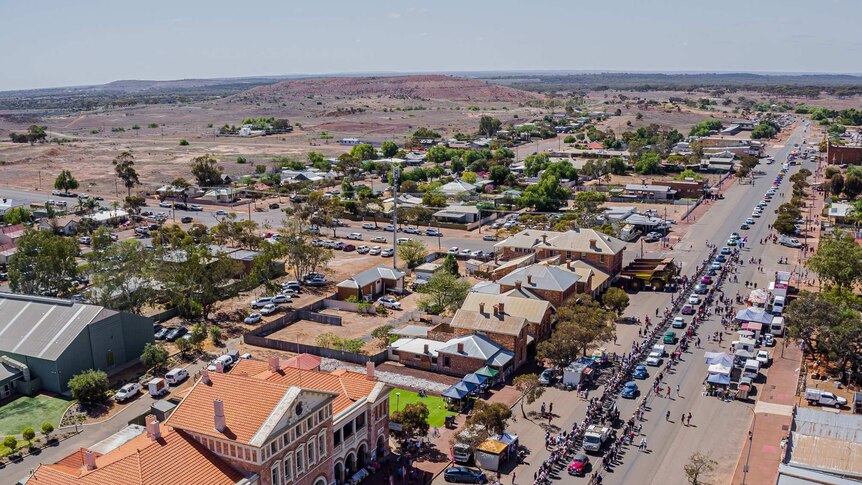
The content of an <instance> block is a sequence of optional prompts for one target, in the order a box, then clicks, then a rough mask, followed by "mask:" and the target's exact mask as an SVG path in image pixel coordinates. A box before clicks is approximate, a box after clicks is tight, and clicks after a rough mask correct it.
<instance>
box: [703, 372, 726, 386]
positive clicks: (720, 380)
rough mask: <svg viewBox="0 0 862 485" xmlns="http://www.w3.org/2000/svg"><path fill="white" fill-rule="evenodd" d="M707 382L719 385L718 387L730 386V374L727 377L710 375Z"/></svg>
mask: <svg viewBox="0 0 862 485" xmlns="http://www.w3.org/2000/svg"><path fill="white" fill-rule="evenodd" d="M706 382H708V383H710V384H718V385H722V386H726V385H728V384H730V374H727V375H724V374H710V375H709V376H708V377H707V378H706Z"/></svg>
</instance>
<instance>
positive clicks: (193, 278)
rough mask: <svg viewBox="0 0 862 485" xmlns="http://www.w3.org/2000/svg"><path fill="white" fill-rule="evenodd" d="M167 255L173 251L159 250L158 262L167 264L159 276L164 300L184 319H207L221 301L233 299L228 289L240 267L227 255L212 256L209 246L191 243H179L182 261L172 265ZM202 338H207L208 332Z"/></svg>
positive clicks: (216, 254) (180, 259) (159, 272)
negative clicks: (166, 253) (230, 297)
mask: <svg viewBox="0 0 862 485" xmlns="http://www.w3.org/2000/svg"><path fill="white" fill-rule="evenodd" d="M165 251H174V250H173V249H167V248H163V247H159V248H157V249H156V253H157V255H158V259H159V260H161V261H165V263H163V265H164V266H165V267H164V268H163V269H162V270H161V271H158V272H157V275H158V278H159V281H160V283H161V285H162V288H163V289H162V292H163V294H164V296H165V297H166V298H167V299H168V300H169V301H170V302H171V304H172V305H173V306H174V307H175V308H177V309H178V310H179V313H180V315H181V316H183V317H185V318H197V317H201V316H202V317H204V318H207V317H208V315H209V314H210V312H211V311H212V309H213V308H214V307H215V305H216V304H217V303H218V302H219V301H221V300H223V299H224V298H227V297H229V296H231V295H232V292H231V291H229V290H227V289H226V288H227V287H228V285H227V283H228V282H229V281H230V279H231V277H232V276H233V275H234V274H235V273H236V272H237V264H238V263H237V262H235V261H233V260H231V259H229V258H228V257H227V255H226V254H224V253H222V252H217V253H215V254H213V253H212V252H211V251H210V248H209V246H208V245H206V244H200V245H198V244H194V243H193V242H192V243H189V242H188V240H186V241H184V242H182V243H180V245H179V248H178V249H177V251H178V252H179V254H180V255H181V257H180V258H179V261H175V262H171V257H170V256H168V255H165V254H164V253H165ZM233 291H236V290H233ZM203 338H204V339H205V338H206V332H204V336H203Z"/></svg>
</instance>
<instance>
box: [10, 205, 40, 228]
mask: <svg viewBox="0 0 862 485" xmlns="http://www.w3.org/2000/svg"><path fill="white" fill-rule="evenodd" d="M32 221H33V215H32V214H31V213H30V211H28V210H27V209H25V208H24V207H22V206H18V207H13V208H11V209H9V210H8V211H6V214H4V215H3V222H4V223H5V224H9V225H15V224H25V223H30V222H32Z"/></svg>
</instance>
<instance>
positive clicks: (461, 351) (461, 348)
mask: <svg viewBox="0 0 862 485" xmlns="http://www.w3.org/2000/svg"><path fill="white" fill-rule="evenodd" d="M458 353H459V354H463V353H464V344H463V343H462V342H458Z"/></svg>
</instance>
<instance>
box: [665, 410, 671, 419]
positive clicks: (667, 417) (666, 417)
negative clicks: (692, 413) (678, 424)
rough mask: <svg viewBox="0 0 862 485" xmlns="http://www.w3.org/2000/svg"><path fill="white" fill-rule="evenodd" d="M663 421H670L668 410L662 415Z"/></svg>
mask: <svg viewBox="0 0 862 485" xmlns="http://www.w3.org/2000/svg"><path fill="white" fill-rule="evenodd" d="M664 420H665V421H670V410H668V412H666V413H665V415H664Z"/></svg>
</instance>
